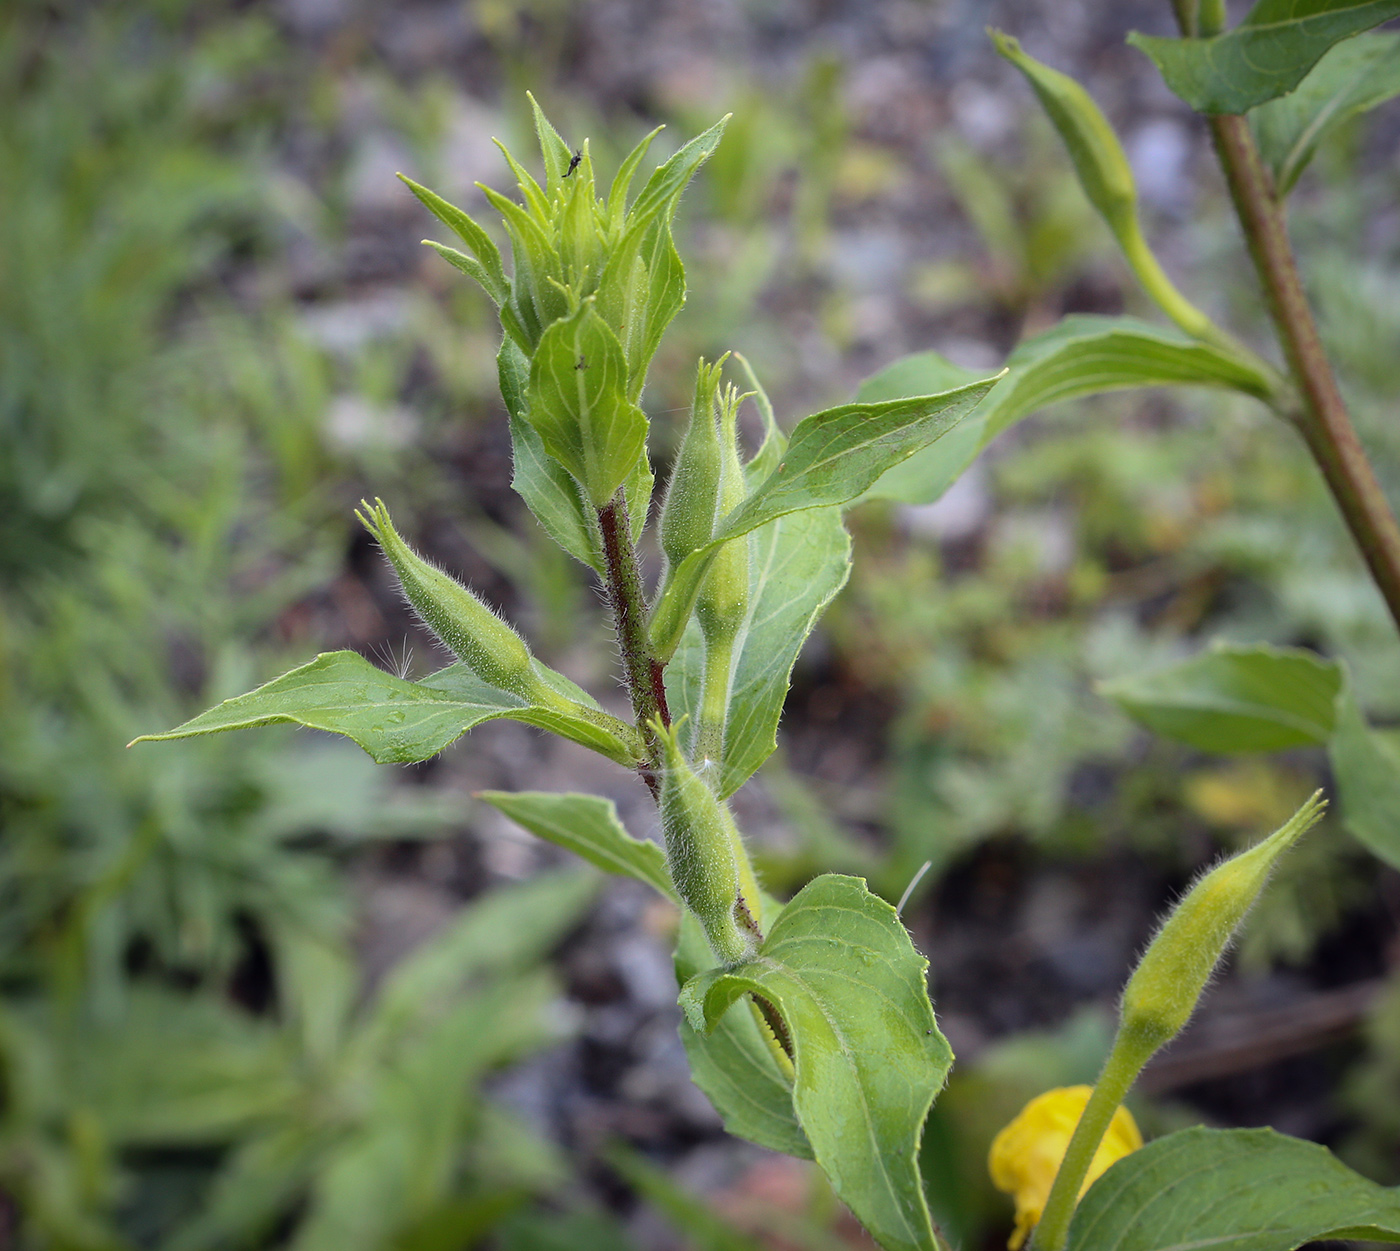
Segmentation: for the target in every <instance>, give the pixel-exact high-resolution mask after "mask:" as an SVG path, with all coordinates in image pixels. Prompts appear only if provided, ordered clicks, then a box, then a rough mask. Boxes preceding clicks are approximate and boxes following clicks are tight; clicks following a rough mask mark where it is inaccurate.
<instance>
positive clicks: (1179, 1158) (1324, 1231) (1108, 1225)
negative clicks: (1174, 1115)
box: [1067, 1127, 1400, 1251]
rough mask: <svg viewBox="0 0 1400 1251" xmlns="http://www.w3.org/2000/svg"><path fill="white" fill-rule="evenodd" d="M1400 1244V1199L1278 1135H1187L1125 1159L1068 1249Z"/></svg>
mask: <svg viewBox="0 0 1400 1251" xmlns="http://www.w3.org/2000/svg"><path fill="white" fill-rule="evenodd" d="M1330 1238H1338V1239H1359V1240H1363V1241H1364V1240H1377V1241H1384V1242H1400V1194H1397V1192H1396V1191H1394V1190H1388V1189H1386V1188H1385V1187H1382V1186H1378V1185H1376V1183H1375V1182H1373V1181H1368V1180H1367V1179H1366V1178H1364V1177H1362V1176H1361V1175H1360V1174H1358V1173H1353V1172H1352V1171H1351V1169H1349V1168H1347V1167H1346V1165H1344V1164H1343V1163H1342V1162H1341V1161H1340V1160H1338V1159H1337V1158H1336V1157H1335V1156H1334V1155H1333V1154H1332V1153H1331V1152H1330V1151H1328V1150H1327V1148H1325V1147H1320V1146H1318V1145H1317V1143H1313V1142H1303V1141H1301V1140H1300V1139H1297V1138H1289V1137H1287V1136H1285V1135H1283V1134H1278V1133H1275V1132H1274V1131H1273V1130H1271V1129H1205V1128H1203V1127H1197V1128H1195V1129H1185V1130H1181V1131H1179V1132H1177V1133H1175V1134H1168V1135H1167V1136H1166V1137H1165V1138H1159V1139H1157V1140H1156V1141H1155V1142H1150V1143H1148V1144H1147V1146H1145V1147H1143V1148H1141V1149H1140V1150H1138V1151H1134V1152H1133V1153H1132V1154H1131V1155H1128V1156H1125V1157H1124V1158H1123V1159H1121V1160H1119V1161H1118V1163H1117V1164H1115V1165H1114V1166H1113V1167H1112V1168H1110V1169H1109V1170H1108V1172H1107V1173H1105V1174H1104V1175H1103V1176H1102V1177H1101V1178H1099V1180H1098V1181H1097V1182H1095V1183H1094V1185H1093V1186H1091V1187H1090V1188H1089V1192H1088V1194H1086V1195H1085V1196H1084V1198H1083V1199H1081V1200H1080V1201H1079V1206H1078V1207H1077V1208H1076V1209H1075V1212H1074V1219H1073V1221H1072V1222H1071V1224H1070V1227H1069V1242H1068V1244H1067V1251H1091V1249H1094V1248H1099V1247H1115V1248H1117V1249H1118V1251H1167V1248H1181V1247H1187V1246H1191V1247H1200V1246H1210V1247H1219V1248H1225V1249H1227V1251H1246V1249H1247V1251H1293V1249H1294V1248H1295V1247H1299V1246H1302V1244H1303V1243H1305V1242H1313V1241H1315V1240H1318V1239H1330Z"/></svg>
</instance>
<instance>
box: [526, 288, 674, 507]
mask: <svg viewBox="0 0 1400 1251" xmlns="http://www.w3.org/2000/svg"><path fill="white" fill-rule="evenodd" d="M528 405H529V407H528V410H527V413H526V419H527V420H528V421H529V423H530V425H532V426H533V427H534V428H535V430H536V431H537V432H538V433H539V436H540V441H541V442H542V443H543V444H544V448H545V451H547V452H548V453H549V454H550V455H551V456H552V457H554V459H555V460H557V461H558V462H559V463H560V464H561V465H563V466H564V468H565V469H567V470H568V471H569V472H570V473H571V474H572V475H573V476H574V477H575V478H576V479H578V481H579V482H580V483H581V484H582V486H583V488H584V490H585V491H586V492H587V494H588V497H589V499H590V501H591V502H592V503H593V505H594V506H595V507H598V508H601V507H602V506H603V505H604V504H606V503H607V502H608V501H609V500H610V499H612V497H613V494H614V492H616V490H617V488H618V487H620V486H621V485H622V484H623V483H624V482H625V481H627V479H628V478H629V477H630V476H631V475H632V473H633V471H634V470H635V469H636V466H637V461H638V459H639V458H640V457H641V456H642V455H643V453H644V451H645V448H646V440H647V419H646V414H645V413H643V412H642V410H641V409H640V408H638V407H637V406H636V405H635V404H634V403H632V401H631V400H630V399H629V398H628V394H627V360H626V358H625V357H624V355H623V351H622V345H621V344H620V343H619V342H618V339H617V335H615V334H614V333H613V332H612V331H611V330H610V329H609V328H608V326H607V324H606V323H605V322H604V321H603V319H602V318H601V317H600V316H599V315H598V313H597V310H596V309H595V308H594V303H593V301H592V300H591V299H590V300H585V301H583V303H581V304H580V305H579V307H578V309H577V311H576V312H574V313H573V314H572V315H570V316H568V317H563V318H560V319H559V320H558V321H556V322H554V323H553V324H552V325H551V326H549V327H548V329H546V330H545V332H544V333H543V334H542V335H541V336H540V342H539V347H538V348H537V349H536V350H535V355H534V359H533V360H532V361H531V362H530V390H529V393H528Z"/></svg>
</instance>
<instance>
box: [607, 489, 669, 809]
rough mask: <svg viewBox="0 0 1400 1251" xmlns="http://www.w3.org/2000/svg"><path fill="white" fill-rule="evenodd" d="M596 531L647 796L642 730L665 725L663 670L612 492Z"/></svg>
mask: <svg viewBox="0 0 1400 1251" xmlns="http://www.w3.org/2000/svg"><path fill="white" fill-rule="evenodd" d="M598 528H599V529H600V530H601V531H602V535H603V557H604V560H605V562H606V564H607V587H608V603H609V604H611V605H612V611H613V624H614V626H615V628H616V630H617V644H618V648H619V649H620V650H621V652H622V666H623V676H624V678H625V680H626V683H627V693H628V695H629V696H630V697H631V699H632V712H633V714H634V715H635V717H636V721H637V728H638V729H639V730H640V731H641V732H642V738H643V741H644V742H645V743H646V745H647V759H646V760H645V761H643V762H642V763H641V765H639V766H638V771H639V772H640V773H641V775H642V779H643V781H645V782H646V784H647V786H648V787H650V788H651V792H652V794H653V796H655V795H657V794H658V793H659V790H658V783H657V778H656V770H657V769H658V767H659V766H660V763H661V754H660V751H659V750H658V748H657V744H656V741H655V739H656V736H655V734H654V732H653V731H652V730H650V729H649V728H648V726H649V724H650V722H651V721H652V719H653V718H654V717H659V718H660V719H661V723H662V724H663V725H670V724H671V713H670V710H669V709H668V708H667V707H666V686H665V683H664V681H663V680H662V673H663V670H664V668H665V666H664V665H662V664H661V663H660V662H659V661H658V660H657V659H656V658H655V656H654V655H653V654H652V650H651V643H650V642H649V641H648V639H647V607H646V597H645V596H644V595H643V594H642V575H641V571H640V569H639V568H638V567H637V550H636V548H634V547H633V546H632V535H631V530H630V527H629V525H628V519H627V502H626V500H625V499H623V496H622V492H621V491H618V493H617V495H615V496H614V497H613V499H612V501H611V502H610V503H608V504H605V505H604V506H603V507H602V508H600V509H599V510H598Z"/></svg>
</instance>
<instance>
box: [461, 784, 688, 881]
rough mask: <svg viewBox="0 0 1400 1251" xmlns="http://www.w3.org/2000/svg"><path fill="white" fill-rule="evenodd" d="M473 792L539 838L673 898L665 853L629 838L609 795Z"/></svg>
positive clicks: (650, 845)
mask: <svg viewBox="0 0 1400 1251" xmlns="http://www.w3.org/2000/svg"><path fill="white" fill-rule="evenodd" d="M477 798H478V799H482V800H485V801H486V802H487V803H488V804H490V805H491V806H492V807H493V808H496V809H498V810H499V811H501V812H503V813H505V815H506V816H508V817H509V818H510V819H511V820H512V821H516V822H518V823H519V824H520V825H523V826H524V827H525V828H526V829H527V830H529V831H530V833H531V834H534V835H535V836H536V837H537V838H542V839H544V840H545V841H546V842H550V843H553V844H555V846H557V847H563V848H565V849H566V850H568V851H572V852H573V853H574V854H575V855H579V856H582V857H583V858H584V859H585V860H587V861H588V862H589V863H590V864H595V865H597V866H598V868H600V869H602V870H604V871H605V872H607V873H616V874H619V875H621V876H623V877H632V878H636V879H637V881H639V882H645V883H646V884H647V885H648V886H654V887H655V888H656V889H657V890H659V891H660V892H661V893H662V894H663V895H667V896H669V897H670V898H671V899H676V898H677V896H676V888H675V886H674V885H673V884H672V882H671V874H670V871H669V870H668V869H667V868H666V853H665V852H664V851H662V849H661V848H660V847H659V846H658V845H657V844H656V843H650V842H644V841H643V840H642V839H639V838H633V837H632V835H630V834H629V833H628V832H627V830H626V829H625V828H624V827H623V824H622V822H621V821H620V820H618V816H617V806H616V805H615V804H614V803H613V802H612V800H610V799H603V798H602V797H601V796H599V795H574V794H556V793H552V792H548V791H518V792H507V791H481V792H480V793H479V794H478V795H477Z"/></svg>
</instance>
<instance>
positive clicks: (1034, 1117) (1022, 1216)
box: [987, 1086, 1142, 1251]
mask: <svg viewBox="0 0 1400 1251" xmlns="http://www.w3.org/2000/svg"><path fill="white" fill-rule="evenodd" d="M1090 1093H1091V1088H1090V1087H1088V1086H1063V1087H1061V1088H1059V1089H1058V1090H1047V1091H1046V1092H1045V1093H1044V1094H1043V1095H1037V1096H1036V1097H1035V1098H1034V1099H1032V1100H1031V1101H1030V1102H1029V1103H1028V1104H1026V1106H1025V1107H1024V1108H1022V1109H1021V1112H1020V1115H1018V1116H1017V1117H1016V1119H1015V1120H1014V1121H1012V1122H1011V1124H1010V1125H1008V1126H1007V1127H1006V1128H1005V1129H1003V1130H1002V1131H1001V1133H999V1134H998V1135H997V1136H996V1137H995V1138H994V1139H993V1140H992V1150H991V1152H990V1154H989V1155H988V1156H987V1168H988V1169H989V1170H990V1171H991V1174H992V1183H993V1184H994V1185H995V1186H996V1188H997V1189H998V1190H1004V1191H1006V1193H1007V1194H1009V1195H1012V1196H1013V1197H1014V1198H1015V1200H1016V1229H1015V1232H1013V1233H1012V1235H1011V1238H1010V1239H1009V1240H1008V1242H1007V1244H1006V1245H1007V1246H1008V1247H1010V1248H1011V1251H1019V1249H1020V1247H1021V1244H1022V1243H1024V1242H1025V1241H1026V1235H1027V1234H1029V1233H1030V1232H1031V1229H1032V1228H1033V1227H1034V1226H1035V1223H1036V1222H1037V1221H1038V1220H1040V1214H1041V1212H1042V1211H1043V1210H1044V1208H1045V1200H1046V1199H1048V1198H1049V1197H1050V1184H1051V1183H1052V1182H1053V1181H1054V1180H1055V1174H1056V1172H1058V1171H1059V1167H1060V1161H1061V1160H1063V1159H1064V1158H1065V1151H1066V1149H1067V1148H1068V1147H1069V1140H1070V1136H1071V1135H1072V1134H1073V1133H1074V1127H1075V1126H1076V1125H1078V1124H1079V1118H1080V1117H1081V1116H1082V1115H1083V1114H1084V1105H1085V1104H1086V1103H1088V1102H1089V1095H1090ZM1140 1146H1142V1134H1141V1133H1139V1132H1138V1127H1137V1122H1136V1121H1134V1120H1133V1117H1132V1114H1131V1113H1130V1112H1129V1111H1128V1109H1127V1108H1123V1107H1120V1108H1119V1109H1118V1111H1117V1112H1115V1113H1114V1114H1113V1120H1112V1121H1111V1122H1110V1123H1109V1126H1108V1133H1106V1134H1105V1135H1104V1136H1103V1141H1102V1142H1101V1143H1100V1144H1099V1149H1098V1151H1096V1152H1095V1153H1094V1160H1093V1163H1092V1164H1090V1165H1089V1172H1088V1174H1087V1175H1086V1176H1085V1178H1084V1185H1083V1186H1081V1187H1080V1188H1079V1195H1078V1198H1081V1199H1082V1198H1083V1197H1084V1192H1085V1191H1086V1190H1088V1189H1089V1187H1090V1186H1092V1185H1093V1184H1094V1182H1096V1181H1097V1180H1098V1179H1099V1178H1100V1177H1101V1176H1102V1175H1103V1174H1104V1173H1105V1172H1106V1171H1107V1169H1108V1166H1109V1165H1110V1164H1113V1163H1114V1162H1115V1161H1117V1160H1121V1159H1122V1158H1123V1157H1124V1156H1125V1155H1127V1154H1129V1153H1130V1152H1133V1151H1136V1150H1137V1149H1138V1148H1139V1147H1140Z"/></svg>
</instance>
